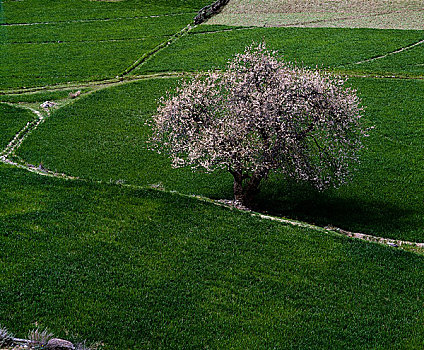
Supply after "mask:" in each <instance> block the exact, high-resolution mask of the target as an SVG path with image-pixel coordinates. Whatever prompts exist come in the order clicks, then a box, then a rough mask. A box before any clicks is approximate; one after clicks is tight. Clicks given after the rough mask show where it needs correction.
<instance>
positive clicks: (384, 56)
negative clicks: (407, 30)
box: [350, 39, 424, 65]
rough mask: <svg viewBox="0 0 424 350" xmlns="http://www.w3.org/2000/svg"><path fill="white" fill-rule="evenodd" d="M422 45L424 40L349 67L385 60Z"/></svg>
mask: <svg viewBox="0 0 424 350" xmlns="http://www.w3.org/2000/svg"><path fill="white" fill-rule="evenodd" d="M422 44H424V39H423V40H420V41H418V42H416V43H414V44H411V45H408V46H405V47H402V48H400V49H398V50H395V51H392V52H388V53H386V54H384V55H381V56H376V57H372V58H369V59H366V60H363V61H359V62H355V63H351V64H350V65H352V64H355V65H359V64H363V63H367V62H373V61H377V60H380V59H382V58H386V57H388V56H392V55H396V54H398V53H401V52H403V51H407V50H410V49H412V48H414V47H416V46H419V45H422Z"/></svg>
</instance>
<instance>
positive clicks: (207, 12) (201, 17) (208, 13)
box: [194, 0, 230, 24]
mask: <svg viewBox="0 0 424 350" xmlns="http://www.w3.org/2000/svg"><path fill="white" fill-rule="evenodd" d="M229 1H230V0H217V1H215V2H214V3H213V4H212V5H208V6H205V7H204V8H202V9H201V10H200V11H199V13H198V14H197V16H196V17H195V18H194V24H200V23H203V22H204V21H206V20H207V19H209V18H211V17H212V16H213V15H216V14H217V13H219V11H221V10H222V8H223V7H224V6H225V5H227V4H228V3H229Z"/></svg>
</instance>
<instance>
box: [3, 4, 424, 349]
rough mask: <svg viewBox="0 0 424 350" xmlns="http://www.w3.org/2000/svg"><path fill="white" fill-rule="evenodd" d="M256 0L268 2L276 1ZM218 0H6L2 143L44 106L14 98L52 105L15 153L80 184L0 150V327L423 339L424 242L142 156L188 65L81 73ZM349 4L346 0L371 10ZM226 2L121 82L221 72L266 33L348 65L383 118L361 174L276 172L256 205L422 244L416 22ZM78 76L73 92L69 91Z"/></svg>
mask: <svg viewBox="0 0 424 350" xmlns="http://www.w3.org/2000/svg"><path fill="white" fill-rule="evenodd" d="M257 1H258V0H243V2H240V1H238V0H233V1H232V3H233V4H235V5H237V4H238V5H240V4H248V3H250V4H255V3H256V2H257ZM261 1H263V4H264V6H265V5H266V6H265V7H262V9H267V8H274V7H273V6H274V5H275V3H274V2H273V1H274V0H261ZM210 2H211V1H210V0H156V1H153V0H123V1H88V0H63V1H52V0H48V1H46V0H44V1H42V0H24V1H12V0H3V1H2V0H0V24H2V25H1V26H0V38H1V40H0V59H1V62H2V64H1V65H0V101H2V102H8V103H12V104H13V106H11V105H9V104H6V103H0V145H1V149H0V151H1V150H3V149H4V148H5V147H6V145H7V144H8V142H9V141H10V140H11V139H12V138H13V136H14V135H15V134H16V133H18V131H19V130H21V129H22V128H23V127H24V126H25V125H26V123H27V122H28V121H30V120H33V119H34V118H35V115H34V114H32V113H31V112H29V111H28V110H26V109H23V108H22V107H23V106H31V107H33V108H39V104H40V103H42V102H44V101H46V100H52V101H56V102H58V103H59V105H58V106H59V108H56V109H54V110H52V111H51V114H50V116H48V117H47V118H46V120H45V121H44V122H43V123H41V124H40V125H39V126H38V128H37V129H36V130H34V131H32V132H31V133H30V134H29V136H28V138H27V139H25V141H24V142H23V144H22V145H21V147H20V148H19V149H17V150H16V157H15V158H12V159H14V160H17V161H20V162H22V164H25V163H31V164H33V165H35V167H37V166H38V165H39V164H40V163H42V164H43V166H44V167H45V168H48V169H50V170H52V171H57V172H59V173H62V172H64V173H66V174H68V175H72V176H78V177H79V178H80V180H63V179H55V178H49V177H46V176H40V175H37V174H33V173H29V172H27V171H24V170H22V169H16V168H15V167H12V166H10V165H6V164H3V163H0V325H2V326H4V327H6V328H7V329H8V330H10V331H12V332H14V333H15V334H16V336H19V337H25V336H26V335H27V333H28V330H30V329H33V328H34V327H35V324H36V323H37V324H38V325H39V326H40V327H41V328H43V327H48V328H49V329H50V330H51V331H52V332H53V333H54V334H55V335H56V336H58V337H62V338H65V339H69V340H71V341H75V340H78V341H81V340H83V339H87V340H88V341H89V342H94V341H100V342H102V343H103V344H104V349H106V350H109V349H110V350H112V349H204V348H205V349H206V348H209V349H272V348H277V349H302V350H303V349H341V348H344V349H358V350H359V349H361V350H362V349H422V348H423V347H424V322H423V320H424V311H423V310H424V307H423V306H424V299H423V295H422V291H423V289H424V273H423V271H424V260H423V256H422V255H418V254H415V253H411V252H406V251H402V250H398V249H395V248H391V247H386V246H382V245H377V244H370V243H366V242H361V241H358V240H352V239H347V238H345V237H341V236H338V235H336V234H333V233H328V232H324V231H319V230H312V229H306V228H299V227H292V226H287V225H284V224H281V223H278V222H273V221H269V220H264V219H260V218H258V217H252V216H251V215H250V214H249V213H243V212H239V211H235V210H229V209H226V208H221V207H217V206H215V205H213V204H211V203H204V202H202V201H199V200H198V199H194V198H189V197H187V196H185V195H187V194H189V195H191V194H194V195H203V196H206V197H209V198H212V199H218V198H231V197H232V179H231V176H230V175H229V174H226V173H218V174H205V173H192V172H191V171H190V170H189V169H172V168H171V167H170V163H169V161H168V159H166V157H164V156H163V155H158V154H156V153H153V152H151V151H149V150H148V145H147V143H146V141H147V140H148V138H149V135H150V128H149V126H148V125H147V124H146V122H147V121H149V120H150V118H151V116H152V114H153V113H155V109H156V104H157V102H156V101H157V99H158V98H159V97H160V96H162V95H163V94H164V93H165V91H167V90H169V89H174V88H175V86H176V85H177V84H178V82H179V79H176V78H169V77H156V78H152V77H149V78H147V77H146V78H145V79H141V80H138V81H135V82H131V83H128V82H125V81H124V82H122V83H116V84H114V85H111V86H107V85H103V86H102V85H96V86H94V85H90V84H89V83H90V81H92V80H102V79H110V78H114V77H115V76H116V75H118V74H121V73H122V72H123V71H124V70H125V69H126V68H127V67H129V66H130V65H131V64H132V63H134V62H135V61H136V60H137V59H139V58H140V57H141V56H142V55H143V54H145V53H148V52H149V51H150V50H152V49H153V48H154V47H156V46H157V45H158V44H159V43H162V42H165V41H166V40H167V39H168V38H169V37H170V36H171V35H173V34H175V33H177V32H179V31H180V30H181V29H182V28H184V27H185V26H186V25H187V24H188V23H190V22H191V21H192V18H193V17H194V15H195V13H196V12H197V10H199V9H200V8H201V7H203V6H205V5H206V4H208V3H210ZM291 2H293V1H292V0H288V1H287V2H284V4H289V3H291ZM230 3H231V2H230ZM278 3H280V4H282V3H281V2H278ZM296 3H297V4H298V5H299V4H301V2H300V1H297V2H296ZM370 3H372V5H373V6H374V5H375V6H377V5H378V6H380V5H381V4H380V3H382V2H381V1H380V0H370ZM414 4H415V5H416V2H414V0H408V1H403V2H402V1H400V2H399V1H393V6H395V5H396V6H398V5H399V6H404V5H405V6H406V7H408V6H410V8H414V6H415V5H414ZM339 5H340V4H338V5H337V6H339ZM356 5H358V4H357V2H355V1H352V4H349V8H350V9H351V10H353V9H354V10H355V11H362V10H365V8H362V7H361V8H359V7H357V6H356ZM267 6H268V7H267ZM305 6H315V5H314V4H312V3H309V2H308V4H306V5H305ZM378 6H377V10H378V11H380V10H381V8H380V7H378ZM411 6H412V7H411ZM401 9H403V7H402V8H401ZM229 10H231V9H230V8H229ZM245 10H246V9H244V10H243V11H245ZM372 10H373V11H374V10H376V8H374V7H373V8H372ZM264 11H265V10H264ZM266 11H268V10H266ZM378 11H377V12H378ZM402 11H403V10H402ZM311 13H312V15H313V12H311ZM420 13H422V12H417V15H416V16H415V17H413V18H415V20H416V19H417V18H418V19H419V18H420V17H419V15H420ZM408 14H409V15H410V14H411V13H410V12H408ZM227 15H228V13H227V12H226V11H223V12H222V13H221V15H220V16H221V17H220V16H217V17H215V18H214V19H213V20H212V21H210V22H209V23H210V24H206V25H201V26H198V27H196V28H194V29H193V30H192V31H191V32H189V33H188V34H187V35H185V36H182V37H180V38H179V39H178V40H176V41H175V42H174V43H172V44H171V45H170V46H168V47H166V48H164V49H163V50H161V51H159V52H157V53H156V54H155V55H153V56H152V57H150V58H149V59H148V60H146V61H145V62H144V63H143V64H142V65H141V66H139V67H138V69H136V70H134V71H133V72H132V73H131V74H132V75H133V76H132V77H128V78H136V76H138V75H147V74H151V73H159V74H162V73H163V75H166V74H168V73H172V72H193V71H195V70H206V69H214V68H220V67H222V66H223V65H224V64H225V62H226V61H227V60H228V59H229V58H230V57H231V56H232V55H233V54H235V53H237V52H240V51H242V50H243V49H244V47H245V46H246V45H250V44H251V43H252V42H253V41H256V42H259V41H262V40H265V41H266V43H267V46H268V48H270V49H274V50H278V51H279V52H280V53H282V54H283V55H284V57H286V59H288V60H291V61H297V62H298V63H304V64H305V65H308V66H316V65H317V66H318V67H323V68H325V69H330V70H333V71H336V72H339V73H342V74H348V75H351V76H356V77H354V78H353V77H352V78H351V79H350V80H349V84H350V85H352V86H353V87H354V88H356V89H357V90H358V94H359V95H360V96H361V98H362V100H363V104H364V105H365V106H366V110H365V116H364V119H365V123H366V124H367V125H370V126H371V125H374V126H375V129H374V130H373V131H372V133H371V136H370V137H369V138H368V139H367V140H366V146H367V147H366V149H365V150H364V151H363V154H362V163H361V164H360V166H359V171H358V172H357V173H356V176H355V178H354V181H353V182H352V183H350V184H347V185H345V186H342V187H341V188H340V189H338V190H328V191H325V192H323V193H318V192H316V191H313V190H311V189H310V188H309V187H308V186H306V185H304V184H299V183H292V182H291V181H289V180H287V179H284V178H281V177H278V176H272V177H270V179H269V182H268V183H264V184H263V186H262V188H261V194H260V196H259V197H258V203H259V206H260V208H262V210H264V211H267V212H268V213H271V214H275V215H278V216H285V217H289V218H293V219H298V220H302V221H306V222H309V223H315V224H317V225H321V226H325V225H328V224H332V225H335V226H338V227H341V228H343V229H347V230H351V231H361V232H364V233H369V234H374V235H378V236H383V237H390V238H396V239H403V240H411V241H421V242H424V231H423V222H424V188H423V186H422V183H424V162H423V157H422V155H423V154H424V146H423V145H424V142H423V140H424V127H423V122H422V116H423V115H424V104H423V102H422V101H423V100H424V81H423V76H424V61H423V57H424V55H423V52H422V50H423V47H424V43H421V42H422V41H423V40H424V30H381V29H369V28H361V29H350V28H259V27H255V28H240V27H236V26H228V18H231V17H225V16H227ZM245 15H246V16H245V19H247V20H249V17H248V15H249V14H248V13H247V12H246V13H245ZM274 15H275V16H274ZM274 15H272V16H274V17H275V18H277V20H278V18H279V17H278V16H279V15H278V13H277V14H274ZM293 15H294V12H293ZM324 15H326V16H328V14H325V13H324ZM409 15H408V16H409ZM222 16H223V17H222ZM266 16H268V17H266ZM239 17H240V16H239ZM280 17H281V16H280ZM392 17H393V18H394V19H396V18H395V17H396V16H395V15H393V16H392ZM240 18H241V17H240ZM252 18H255V19H256V20H257V21H258V22H260V23H262V22H261V21H263V20H264V18H265V19H266V20H270V17H269V14H267V13H262V14H254V15H252V16H251V17H250V20H251V19H252ZM275 18H274V20H275ZM285 18H286V19H290V18H288V17H285ZM334 18H335V17H334V16H333V17H331V18H330V17H329V19H334ZM393 18H392V19H393ZM405 18H406V19H408V20H407V21H406V19H405V21H406V22H408V23H406V22H405V23H406V24H408V25H409V26H411V27H413V26H414V20H413V18H412V17H411V16H409V17H405ZM411 18H412V19H411ZM292 19H293V18H292ZM362 22H367V20H366V19H365V18H364V19H363V21H362ZM374 22H375V21H374ZM374 22H373V23H374ZM213 23H216V24H218V23H220V25H216V24H214V25H212V24H213ZM235 23H236V22H234V23H233V24H235ZM269 23H270V24H272V23H271V22H269ZM328 23H331V22H328ZM356 23H357V22H356ZM417 23H418V22H417ZM20 24H30V25H20ZM253 24H255V23H250V24H249V25H253ZM256 24H257V23H256ZM345 24H346V25H347V22H346V21H344V22H343V25H345ZM392 27H393V26H392ZM404 29H405V28H404ZM418 29H419V28H418ZM423 29H424V28H423ZM402 48H406V49H405V50H403V51H401V49H402ZM379 75H389V76H395V78H390V79H388V78H385V79H378V78H375V76H379ZM363 76H366V77H363ZM399 78H408V79H399ZM137 79H138V78H137ZM67 82H71V83H72V84H71V85H70V86H67V87H66V88H63V89H62V88H60V87H58V86H56V84H65V85H66V83H67ZM78 84H80V85H78ZM44 85H48V86H49V87H48V88H46V89H44V90H41V91H38V92H32V93H25V92H23V93H20V94H18V93H10V92H11V90H19V89H20V88H22V87H33V88H40V87H42V86H44ZM50 85H53V86H50ZM77 90H81V91H82V96H81V97H79V98H77V99H74V100H71V99H69V98H68V94H69V92H75V91H77ZM21 92H22V91H21ZM99 181H100V182H99ZM122 184H124V185H122ZM151 187H156V188H158V189H159V190H157V189H152V188H151ZM172 191H177V192H178V193H172Z"/></svg>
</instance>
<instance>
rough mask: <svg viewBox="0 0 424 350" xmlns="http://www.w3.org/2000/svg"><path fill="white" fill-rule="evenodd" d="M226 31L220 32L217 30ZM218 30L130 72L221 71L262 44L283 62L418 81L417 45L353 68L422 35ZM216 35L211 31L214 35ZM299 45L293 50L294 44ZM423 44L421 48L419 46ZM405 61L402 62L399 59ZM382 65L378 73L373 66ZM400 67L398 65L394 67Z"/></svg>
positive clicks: (198, 32)
mask: <svg viewBox="0 0 424 350" xmlns="http://www.w3.org/2000/svg"><path fill="white" fill-rule="evenodd" d="M225 29H228V27H226V26H224V27H222V30H225ZM219 30H220V27H219V26H208V25H203V26H200V27H198V28H196V29H195V30H194V31H193V32H192V34H190V35H188V36H185V37H183V38H182V39H181V40H179V41H178V42H176V43H175V44H174V45H171V46H169V47H167V48H166V49H165V50H164V51H163V54H161V55H157V56H154V57H153V58H152V59H150V60H149V61H148V62H146V64H144V65H143V66H141V67H140V69H139V70H135V71H134V73H135V74H140V72H141V73H148V72H162V71H192V70H207V69H214V68H220V67H223V66H224V65H225V64H226V62H227V61H228V60H229V59H230V58H231V57H232V56H233V55H234V54H236V53H238V52H242V51H243V50H244V48H245V47H246V46H247V45H251V44H252V42H256V43H258V42H261V41H265V42H266V44H267V46H268V48H269V49H272V50H277V51H278V52H279V53H280V54H281V55H283V57H284V58H285V59H286V60H289V61H295V62H298V64H304V65H306V66H310V67H315V66H318V67H320V68H322V67H324V68H328V69H333V70H336V71H337V70H339V71H343V70H344V69H348V70H349V71H350V72H352V71H353V72H356V73H358V74H361V73H371V74H372V73H376V74H382V73H389V74H391V75H393V74H396V73H400V74H407V75H410V76H423V75H424V66H423V65H420V63H424V62H423V61H422V57H423V55H420V53H422V47H424V46H417V47H414V48H412V49H411V50H408V51H405V52H403V53H402V54H399V55H402V56H403V57H404V60H402V59H398V58H397V57H398V56H397V55H393V56H388V57H387V59H384V60H378V61H375V62H370V63H368V64H360V65H355V63H356V62H361V61H364V60H366V59H369V58H373V57H378V56H381V55H385V54H387V53H390V52H393V51H396V50H398V49H400V48H402V47H406V46H409V45H413V44H415V43H417V42H419V41H421V40H423V39H424V31H402V30H378V29H346V28H344V29H334V28H331V29H323V28H314V29H310V28H250V29H244V30H232V31H219ZM215 31H216V32H215ZM300 42H301V43H302V45H299V43H300ZM423 45H424V44H423ZM405 56H406V57H405ZM382 63H385V64H386V67H385V68H384V69H381V68H380V66H379V64H380V65H381V64H382ZM401 64H402V66H400V65H401Z"/></svg>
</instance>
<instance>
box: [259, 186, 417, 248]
mask: <svg viewBox="0 0 424 350" xmlns="http://www.w3.org/2000/svg"><path fill="white" fill-rule="evenodd" d="M347 192H348V191H341V190H335V189H329V190H326V191H323V192H319V191H317V190H316V189H314V188H312V186H310V185H308V184H303V183H296V182H294V181H290V180H283V181H271V182H269V183H264V184H263V185H262V187H261V192H260V193H259V194H258V196H257V208H256V210H258V211H261V212H267V213H269V214H272V215H275V216H284V217H287V218H291V219H297V220H301V221H306V222H308V223H311V224H316V225H319V226H327V225H333V226H336V227H340V228H342V229H345V230H350V231H360V232H363V233H368V234H374V235H379V236H383V237H390V238H398V239H407V240H415V241H420V240H421V241H422V240H424V238H423V237H421V239H420V237H417V236H416V234H415V235H414V233H413V231H418V230H420V225H419V222H418V220H417V219H416V218H415V219H414V217H416V215H417V214H419V213H417V212H416V211H415V210H413V209H412V208H405V207H401V205H396V204H394V203H392V202H385V201H384V200H376V199H375V198H367V197H366V196H365V195H364V194H361V193H358V194H352V193H350V194H349V193H347Z"/></svg>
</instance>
